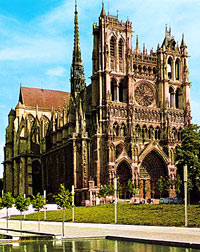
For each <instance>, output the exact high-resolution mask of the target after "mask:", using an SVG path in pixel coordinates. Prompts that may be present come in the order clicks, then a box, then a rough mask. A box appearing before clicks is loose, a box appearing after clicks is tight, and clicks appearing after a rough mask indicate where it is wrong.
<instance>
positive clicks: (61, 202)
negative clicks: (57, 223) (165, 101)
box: [54, 184, 72, 237]
mask: <svg viewBox="0 0 200 252" xmlns="http://www.w3.org/2000/svg"><path fill="white" fill-rule="evenodd" d="M54 199H55V201H56V204H57V205H58V206H59V207H61V208H62V210H63V221H62V233H63V237H64V236H65V230H64V223H65V209H66V208H69V207H70V206H71V204H72V194H71V192H70V191H69V190H68V189H67V190H66V189H65V186H64V185H63V184H61V185H60V188H59V192H58V194H57V195H55V196H54Z"/></svg>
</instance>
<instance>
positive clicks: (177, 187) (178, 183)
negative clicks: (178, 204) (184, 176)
mask: <svg viewBox="0 0 200 252" xmlns="http://www.w3.org/2000/svg"><path fill="white" fill-rule="evenodd" d="M173 184H174V185H175V191H176V194H177V197H179V195H180V193H181V185H182V184H183V182H182V180H181V178H180V175H179V174H177V175H176V177H175V179H174V181H173Z"/></svg>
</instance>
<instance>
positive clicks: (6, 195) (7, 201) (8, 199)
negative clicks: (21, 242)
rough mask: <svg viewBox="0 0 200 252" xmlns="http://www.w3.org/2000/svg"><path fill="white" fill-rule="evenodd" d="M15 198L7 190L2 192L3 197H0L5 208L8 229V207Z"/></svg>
mask: <svg viewBox="0 0 200 252" xmlns="http://www.w3.org/2000/svg"><path fill="white" fill-rule="evenodd" d="M14 203H15V200H14V198H13V196H12V193H10V192H7V193H4V197H3V198H2V206H3V207H5V208H6V218H7V229H8V209H9V208H11V207H12V206H13V204H14Z"/></svg>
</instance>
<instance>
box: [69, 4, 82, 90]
mask: <svg viewBox="0 0 200 252" xmlns="http://www.w3.org/2000/svg"><path fill="white" fill-rule="evenodd" d="M84 87H85V77H84V68H83V64H82V59H81V49H80V42H79V26H78V5H77V0H75V12H74V50H73V59H72V66H71V93H72V94H73V93H74V92H79V91H80V90H81V89H82V88H84Z"/></svg>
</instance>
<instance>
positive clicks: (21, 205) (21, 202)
mask: <svg viewBox="0 0 200 252" xmlns="http://www.w3.org/2000/svg"><path fill="white" fill-rule="evenodd" d="M30 204H31V200H30V198H24V197H23V196H22V195H18V196H17V198H16V199H15V207H16V209H17V210H18V211H20V215H21V221H20V229H21V230H22V212H24V211H27V210H28V207H29V205H30Z"/></svg>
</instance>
